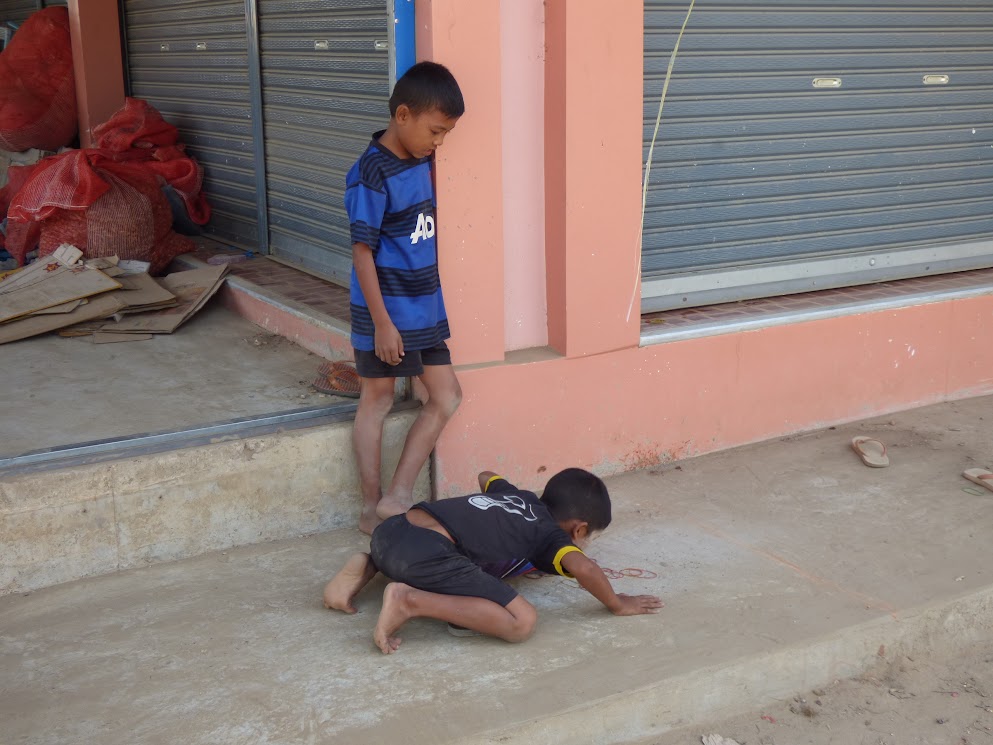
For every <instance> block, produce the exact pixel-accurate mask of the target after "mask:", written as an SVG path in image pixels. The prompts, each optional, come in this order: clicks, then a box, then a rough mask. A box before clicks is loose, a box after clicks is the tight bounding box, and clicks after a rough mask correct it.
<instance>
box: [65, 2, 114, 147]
mask: <svg viewBox="0 0 993 745" xmlns="http://www.w3.org/2000/svg"><path fill="white" fill-rule="evenodd" d="M69 33H70V35H71V37H72V61H73V67H74V68H75V72H76V103H77V106H78V107H79V140H80V145H82V146H83V147H92V145H93V128H94V127H96V126H97V125H98V124H102V123H103V122H105V121H107V120H108V119H109V118H110V117H111V115H112V114H114V112H116V111H117V110H118V109H120V108H121V107H122V106H123V105H124V63H123V61H122V60H121V24H120V18H119V16H118V13H117V0H69Z"/></svg>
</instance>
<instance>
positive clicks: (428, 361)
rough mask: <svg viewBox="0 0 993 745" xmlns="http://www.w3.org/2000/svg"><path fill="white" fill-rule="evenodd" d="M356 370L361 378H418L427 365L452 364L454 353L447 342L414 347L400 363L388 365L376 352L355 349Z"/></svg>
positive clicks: (405, 354)
mask: <svg viewBox="0 0 993 745" xmlns="http://www.w3.org/2000/svg"><path fill="white" fill-rule="evenodd" d="M352 351H354V352H355V370H356V371H357V372H358V374H359V377H360V378H416V377H417V376H418V375H420V374H421V373H423V372H424V366H425V365H450V364H452V353H451V352H450V351H448V345H447V344H445V342H439V343H438V346H436V347H431V348H430V349H414V350H411V351H408V352H405V353H404V355H403V357H402V358H401V359H400V364H399V365H388V364H386V363H385V362H383V361H382V360H381V359H379V357H377V356H376V353H375V352H367V351H365V350H364V349H353V350H352Z"/></svg>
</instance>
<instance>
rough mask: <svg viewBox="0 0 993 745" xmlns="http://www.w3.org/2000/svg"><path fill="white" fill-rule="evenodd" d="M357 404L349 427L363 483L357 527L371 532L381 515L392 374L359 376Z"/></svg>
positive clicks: (392, 390) (392, 383)
mask: <svg viewBox="0 0 993 745" xmlns="http://www.w3.org/2000/svg"><path fill="white" fill-rule="evenodd" d="M360 383H361V387H362V390H361V394H360V395H359V408H358V410H357V411H356V412H355V425H354V427H353V428H352V446H353V448H354V450H355V461H356V463H357V464H358V468H359V482H360V484H361V486H362V515H361V516H360V517H359V530H361V531H362V532H363V533H367V534H369V535H372V531H373V530H375V528H376V526H377V525H379V523H380V522H382V521H381V519H380V518H379V517H377V516H376V507H377V505H378V504H379V501H380V500H381V499H382V497H383V491H382V484H381V476H380V468H381V464H382V458H383V422H384V421H385V420H386V415H387V414H389V413H390V409H392V408H393V396H394V390H395V379H394V378H360Z"/></svg>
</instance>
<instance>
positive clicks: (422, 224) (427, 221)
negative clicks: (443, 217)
mask: <svg viewBox="0 0 993 745" xmlns="http://www.w3.org/2000/svg"><path fill="white" fill-rule="evenodd" d="M421 238H425V239H426V238H434V218H433V217H431V215H425V214H424V213H423V212H422V213H421V214H419V215H418V216H417V227H416V228H414V232H413V233H411V234H410V242H411V243H417V241H419V240H420V239H421Z"/></svg>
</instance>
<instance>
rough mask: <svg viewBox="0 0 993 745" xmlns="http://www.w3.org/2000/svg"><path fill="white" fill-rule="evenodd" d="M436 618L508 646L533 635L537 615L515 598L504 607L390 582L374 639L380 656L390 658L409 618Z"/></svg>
mask: <svg viewBox="0 0 993 745" xmlns="http://www.w3.org/2000/svg"><path fill="white" fill-rule="evenodd" d="M420 617H425V618H437V619H438V620H440V621H448V622H449V623H454V624H457V625H459V626H464V627H465V628H468V629H472V630H473V631H478V632H480V633H481V634H487V635H488V636H495V637H498V638H500V639H504V640H505V641H508V642H522V641H524V640H526V639H527V638H528V637H530V636H531V634H532V633H533V632H534V627H535V624H536V623H537V620H538V613H537V611H536V610H535V609H534V606H533V605H531V603H529V602H528V601H527V600H525V599H524V598H523V597H521V596H520V595H518V596H517V597H515V598H514V599H513V600H511V601H510V602H509V603H508V604H507V606H506V607H504V606H502V605H500V604H499V603H495V602H494V601H492V600H486V599H485V598H477V597H466V596H462V595H441V594H439V593H437V592H428V591H426V590H417V589H415V588H413V587H411V586H409V585H405V584H402V583H400V582H392V583H390V584H389V585H387V586H386V591H385V592H384V593H383V610H382V612H381V613H380V614H379V621H377V622H376V630H375V631H374V632H373V639H374V640H375V642H376V646H377V647H379V648H380V650H382V652H383V654H392V653H393V652H396V651H397V649H398V648H399V647H400V642H401V639H400V638H399V637H396V636H394V634H396V632H397V631H399V629H400V627H401V626H403V625H404V624H405V623H406V622H407V621H409V620H410V619H411V618H420Z"/></svg>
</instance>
